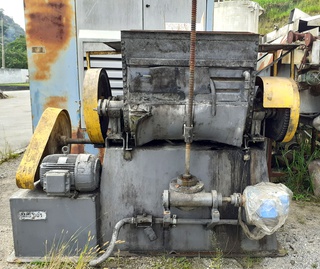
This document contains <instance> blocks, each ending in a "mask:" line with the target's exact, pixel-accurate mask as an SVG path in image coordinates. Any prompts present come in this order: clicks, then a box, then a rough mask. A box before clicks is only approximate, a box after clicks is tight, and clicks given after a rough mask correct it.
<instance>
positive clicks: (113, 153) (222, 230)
mask: <svg viewBox="0 0 320 269" xmlns="http://www.w3.org/2000/svg"><path fill="white" fill-rule="evenodd" d="M192 146H193V148H192V159H191V165H190V167H191V173H192V174H193V175H195V176H196V177H198V178H199V179H200V180H201V181H202V182H203V183H204V186H205V191H207V192H208V191H211V190H217V191H218V192H220V193H222V195H223V196H229V195H230V194H232V193H234V192H238V193H242V192H243V190H244V188H245V187H246V186H247V185H252V184H256V183H259V182H261V181H268V175H267V166H266V153H265V150H264V149H262V148H255V149H254V148H252V149H250V150H249V151H248V152H244V151H243V150H241V149H237V148H234V147H221V146H220V147H216V146H215V145H214V144H212V143H207V145H204V144H197V143H194V144H193V145H192ZM184 155H185V147H184V145H182V144H172V143H171V144H169V143H168V144H161V145H159V146H157V145H152V146H150V147H141V148H136V149H134V150H133V152H132V159H131V160H126V159H125V158H124V157H123V150H122V149H121V148H112V147H111V148H108V149H107V150H106V152H105V158H104V164H103V171H102V175H101V187H100V194H101V196H100V197H101V198H100V199H101V213H100V215H101V234H102V239H103V241H104V242H107V241H110V238H111V235H112V229H113V227H114V226H115V224H116V223H117V222H118V221H119V220H121V219H123V218H130V217H136V216H138V215H151V216H152V217H153V218H162V217H163V216H164V215H163V214H164V211H163V210H164V209H163V206H162V193H163V191H164V190H166V189H168V188H169V184H170V182H171V180H172V178H175V177H177V176H179V174H181V173H182V172H183V171H184ZM170 211H171V214H172V215H175V216H176V218H177V219H182V220H183V219H192V220H197V219H198V220H199V219H210V218H211V208H210V207H199V208H197V209H195V210H192V211H184V210H180V209H178V208H174V207H172V208H170ZM219 211H220V219H231V220H232V219H233V220H236V219H237V212H238V208H237V207H234V206H233V205H230V204H224V205H222V206H221V207H219ZM151 228H152V229H153V231H154V234H155V235H156V239H155V240H153V241H151V240H149V238H148V234H147V233H146V232H145V230H144V229H145V227H139V226H138V225H133V224H130V225H129V224H126V225H125V226H124V227H123V228H122V229H121V230H120V233H119V237H118V239H119V240H123V243H122V244H119V245H116V247H115V251H117V248H118V249H119V250H121V252H122V251H129V252H133V253H155V252H160V253H181V255H186V254H188V253H189V254H191V255H197V256H198V255H199V254H200V255H202V254H201V253H204V254H206V253H214V252H215V251H216V250H217V249H219V250H221V251H223V252H224V253H226V254H228V253H229V254H230V255H232V254H233V253H235V254H236V255H240V254H245V255H247V254H248V253H252V254H253V256H254V253H257V255H260V253H265V255H267V256H274V255H279V251H278V243H277V240H276V236H275V235H271V236H266V237H265V238H263V239H261V240H258V241H255V240H249V239H248V238H247V237H246V236H245V235H244V234H243V233H242V229H241V227H240V226H238V225H223V226H216V227H214V228H213V229H212V230H211V229H207V227H206V226H205V225H201V224H197V225H191V224H178V225H176V227H172V226H170V227H169V228H167V229H164V228H163V226H162V224H161V223H160V224H155V223H153V224H152V225H151ZM182 253H183V254H182Z"/></svg>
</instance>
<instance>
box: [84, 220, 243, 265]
mask: <svg viewBox="0 0 320 269" xmlns="http://www.w3.org/2000/svg"><path fill="white" fill-rule="evenodd" d="M211 221H212V220H211V219H176V221H175V223H172V224H174V225H178V224H185V225H208V224H209V223H210V222H211ZM153 222H154V223H157V224H163V218H154V221H153ZM134 223H136V218H134V217H132V218H124V219H122V220H120V221H118V222H117V224H116V225H115V226H114V228H113V232H112V237H111V241H110V244H109V246H108V248H107V250H106V252H105V253H103V254H102V255H101V256H100V257H98V258H97V259H94V260H92V261H90V262H89V265H90V266H92V267H97V266H99V265H100V264H101V263H103V262H104V261H106V260H107V259H108V258H109V257H110V255H111V254H112V251H113V249H114V246H115V244H116V241H117V239H118V235H119V231H120V229H121V228H122V226H123V225H125V224H134ZM237 224H238V220H233V219H223V220H220V221H219V222H218V223H215V225H237Z"/></svg>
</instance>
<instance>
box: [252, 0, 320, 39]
mask: <svg viewBox="0 0 320 269" xmlns="http://www.w3.org/2000/svg"><path fill="white" fill-rule="evenodd" d="M255 2H257V3H259V4H260V6H261V7H262V8H264V10H265V13H264V14H262V15H261V16H260V18H259V33H260V34H263V35H264V34H267V33H269V32H271V31H273V30H274V25H277V26H278V27H279V28H281V27H282V26H284V25H286V24H287V23H288V20H289V16H290V12H291V10H292V9H294V8H299V9H300V10H302V11H303V12H305V13H307V14H309V15H311V16H312V15H317V14H319V13H320V6H319V0H255Z"/></svg>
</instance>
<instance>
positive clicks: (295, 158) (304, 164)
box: [282, 137, 320, 201]
mask: <svg viewBox="0 0 320 269" xmlns="http://www.w3.org/2000/svg"><path fill="white" fill-rule="evenodd" d="M300 141H301V142H300V143H299V145H300V146H299V148H297V149H289V150H283V151H282V159H283V161H284V163H285V171H284V172H285V176H284V183H285V184H286V185H287V187H289V188H290V189H291V190H292V192H293V199H294V200H300V201H309V200H311V198H312V195H313V185H312V179H311V176H310V175H309V171H308V165H309V163H310V162H311V161H313V160H315V159H319V158H320V151H319V150H315V152H314V153H311V147H310V139H309V138H306V137H302V138H300Z"/></svg>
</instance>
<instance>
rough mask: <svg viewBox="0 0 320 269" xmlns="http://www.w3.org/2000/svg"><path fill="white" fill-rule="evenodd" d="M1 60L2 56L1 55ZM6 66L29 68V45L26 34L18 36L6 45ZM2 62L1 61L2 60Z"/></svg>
mask: <svg viewBox="0 0 320 269" xmlns="http://www.w3.org/2000/svg"><path fill="white" fill-rule="evenodd" d="M0 60H2V56H1V55H0ZM5 62H6V63H5V64H6V68H19V69H27V68H28V60H27V45H26V38H25V36H20V37H18V38H17V39H16V40H15V41H13V42H11V43H9V44H8V45H7V46H6V47H5ZM0 63H1V61H0Z"/></svg>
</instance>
